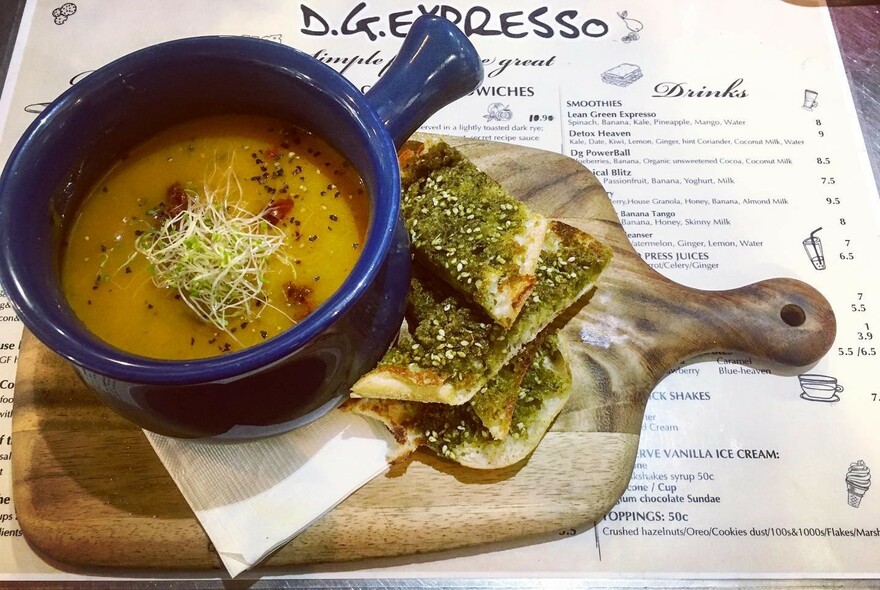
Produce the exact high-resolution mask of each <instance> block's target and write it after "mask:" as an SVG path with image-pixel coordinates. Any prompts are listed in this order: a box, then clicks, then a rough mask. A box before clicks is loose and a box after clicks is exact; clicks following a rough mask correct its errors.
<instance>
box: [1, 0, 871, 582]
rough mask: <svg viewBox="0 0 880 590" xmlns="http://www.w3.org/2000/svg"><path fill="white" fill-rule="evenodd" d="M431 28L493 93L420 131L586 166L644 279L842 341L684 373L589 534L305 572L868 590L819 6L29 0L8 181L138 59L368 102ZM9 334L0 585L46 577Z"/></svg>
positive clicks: (843, 175) (851, 203) (855, 287)
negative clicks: (816, 308)
mask: <svg viewBox="0 0 880 590" xmlns="http://www.w3.org/2000/svg"><path fill="white" fill-rule="evenodd" d="M422 12H435V13H438V14H441V15H442V16H444V17H446V18H448V19H450V20H452V21H453V22H455V23H456V24H458V25H459V26H460V27H461V28H462V29H463V30H464V31H465V32H466V33H468V35H469V36H470V38H471V40H472V41H473V42H474V44H475V45H476V47H477V49H478V51H479V52H480V54H481V56H482V57H483V60H484V67H485V72H486V79H485V81H484V83H483V85H482V86H481V87H480V88H479V89H478V90H477V91H475V92H474V93H472V94H471V95H469V96H467V97H465V98H464V99H462V100H460V101H458V102H456V103H454V104H453V105H450V106H449V107H447V108H445V109H443V110H442V111H441V112H440V113H438V114H437V115H435V116H434V117H432V118H431V119H430V120H429V121H428V123H427V124H425V125H424V126H423V130H424V131H429V132H436V133H445V134H450V135H463V136H468V137H477V138H482V139H488V140H493V141H504V142H511V143H516V144H520V145H528V146H531V147H536V148H542V149H546V150H552V151H556V152H559V153H562V154H565V155H567V156H570V157H572V158H574V159H576V160H578V161H579V162H581V163H582V164H583V165H584V166H586V167H588V168H589V169H590V170H592V171H593V173H594V174H595V175H596V176H597V177H598V178H599V179H600V180H601V181H602V183H603V185H604V186H605V188H606V189H607V191H608V194H609V196H610V198H611V200H612V202H613V204H614V206H615V209H616V211H617V213H618V215H619V217H620V220H621V223H622V225H623V227H624V229H625V230H626V232H627V234H628V236H629V238H630V240H631V242H632V244H633V246H634V247H635V248H636V249H637V251H638V252H639V253H640V255H641V256H642V257H643V258H644V259H645V261H646V262H648V263H649V264H650V265H651V266H652V267H653V268H655V269H656V270H658V271H659V272H661V273H662V274H664V275H666V276H667V277H669V278H671V279H673V280H675V281H677V282H680V283H683V284H687V285H690V286H694V287H698V288H701V289H713V290H714V289H727V288H734V287H739V286H742V285H745V284H748V283H752V282H756V281H758V280H762V279H765V278H771V277H777V276H788V277H793V278H797V279H800V280H802V281H805V282H807V283H809V284H811V285H813V286H814V287H815V288H816V289H818V290H819V291H820V292H822V293H823V294H824V295H825V296H826V297H827V298H828V300H829V301H830V302H831V304H832V307H833V308H834V310H835V314H836V317H837V324H838V325H837V340H836V342H835V343H834V346H833V347H832V349H831V350H830V352H829V353H828V354H827V355H826V357H825V358H823V359H822V360H821V361H820V362H819V363H818V364H817V365H816V366H814V367H811V368H809V369H808V370H804V371H801V372H791V371H788V372H786V371H781V370H778V369H776V368H774V367H771V366H768V365H766V364H763V363H761V362H760V361H759V360H757V359H753V358H750V357H748V356H745V355H737V354H728V353H719V354H713V355H706V356H705V357H702V358H699V359H695V360H694V361H692V362H688V363H685V364H683V365H682V366H681V367H679V368H677V369H676V370H675V371H672V372H671V373H670V374H669V375H668V376H667V377H666V378H665V379H664V380H663V381H662V382H661V383H660V384H659V385H658V387H657V388H656V390H655V391H654V392H653V394H652V396H651V400H650V402H649V404H648V406H647V410H646V412H645V417H644V422H643V427H642V436H641V444H640V448H639V451H638V457H637V460H636V464H635V469H634V472H633V476H632V479H631V482H630V484H629V487H628V488H627V490H626V493H625V494H624V495H623V497H622V498H621V499H620V501H619V502H618V504H617V505H616V506H615V507H614V508H613V509H612V510H611V511H610V512H609V514H608V515H607V516H605V518H604V519H603V520H602V521H600V522H598V523H595V526H594V527H592V528H590V527H589V526H587V527H585V528H584V530H563V531H559V533H558V539H556V540H555V541H553V542H549V543H540V544H535V545H530V546H525V547H519V548H514V549H501V548H498V547H487V548H486V550H485V551H482V552H474V551H469V552H467V553H461V554H453V555H450V554H444V555H443V556H437V558H436V559H424V558H420V559H419V560H412V559H406V558H403V559H399V560H393V561H389V562H387V563H385V562H383V565H382V567H374V566H373V565H370V566H369V569H359V568H360V567H361V566H360V565H358V564H354V565H346V566H331V567H322V568H314V569H313V570H310V571H309V574H311V575H324V574H326V575H334V576H339V575H345V576H349V575H352V576H353V575H357V576H359V577H361V576H371V575H376V576H393V575H407V576H412V575H431V576H438V575H474V576H480V575H493V576H496V575H497V576H503V575H511V576H512V575H542V574H543V575H595V576H609V575H627V574H628V575H637V576H643V575H646V574H647V575H652V574H660V575H674V574H686V575H712V576H760V575H790V576H807V577H809V576H872V577H878V576H880V572H878V569H877V567H878V566H877V559H876V556H877V554H878V550H880V491H878V490H874V489H872V480H873V479H874V478H875V477H876V476H875V475H874V473H880V431H878V429H877V427H876V424H877V422H878V418H880V383H878V378H877V371H876V367H877V350H878V347H880V346H878V343H877V341H876V339H877V338H880V335H878V336H876V337H875V335H876V334H877V330H878V329H880V279H878V277H877V273H876V271H875V270H874V267H875V265H876V263H875V260H874V258H873V256H874V253H875V252H876V251H877V249H878V247H880V239H878V236H880V201H878V193H877V187H876V185H875V182H874V179H873V177H872V175H871V169H870V165H869V162H868V159H867V155H866V152H865V150H864V142H863V140H862V137H861V134H860V131H859V127H858V121H857V119H856V115H855V111H854V108H853V102H852V98H851V96H850V94H849V87H848V85H847V81H846V76H845V73H844V70H843V67H842V63H841V59H840V56H839V50H838V48H837V44H836V40H835V36H834V32H833V30H832V27H831V23H830V20H829V17H828V14H827V10H826V9H824V8H809V7H802V6H797V5H794V4H789V3H786V2H783V1H773V2H766V1H764V2H760V1H758V0H738V1H735V2H734V1H729V2H723V3H712V4H711V6H710V5H709V4H708V3H692V2H684V1H683V0H670V1H668V2H664V3H662V5H659V4H657V3H651V2H647V1H644V0H641V1H636V0H633V1H630V2H625V1H621V0H597V1H596V2H592V3H589V4H587V5H583V4H582V3H573V2H562V1H554V2H542V3H536V2H521V1H516V2H504V3H500V2H498V3H490V2H487V3H485V4H484V5H473V4H462V3H443V4H439V3H438V4H434V3H413V4H406V3H404V4H400V3H391V2H379V1H373V2H346V3H335V4H333V5H329V4H328V3H315V2H309V1H306V2H283V3H273V2H249V3H240V2H231V1H226V2H212V3H211V4H210V9H207V8H206V7H205V5H204V4H202V5H198V6H197V5H190V4H179V3H173V4H172V3H170V2H164V1H163V2H151V3H148V4H145V3H134V2H115V3H112V4H102V5H100V6H99V5H95V4H93V3H86V2H80V3H70V2H68V3H64V2H60V1H56V2H49V1H35V2H31V3H29V4H28V6H27V8H26V10H25V18H24V21H23V23H22V29H21V31H22V32H21V34H20V36H19V40H18V44H17V47H16V53H15V56H14V59H13V64H12V68H11V72H10V76H9V78H8V79H7V82H6V85H5V87H4V92H3V96H2V102H0V113H2V114H3V116H4V121H3V123H2V125H3V127H2V145H0V159H2V160H5V158H6V156H7V155H8V153H9V151H10V150H11V149H12V147H13V145H14V143H15V141H16V140H17V138H18V137H19V136H20V135H21V133H22V132H23V131H24V129H25V128H26V126H27V125H28V124H29V123H30V122H31V121H32V120H33V118H34V116H35V114H36V113H39V112H40V111H41V110H42V108H44V106H45V104H46V103H48V102H49V101H51V100H52V99H53V98H54V97H55V96H57V95H58V94H59V93H61V92H62V91H64V90H65V89H66V88H67V87H68V86H70V85H72V84H75V83H76V82H77V81H78V80H80V79H82V78H83V77H85V76H87V75H88V73H89V72H90V71H92V70H94V69H96V68H97V67H100V66H101V65H102V64H104V63H106V62H108V61H110V60H112V59H113V58H115V57H118V56H120V55H123V54H125V53H127V52H129V51H132V50H135V49H138V48H141V47H144V46H147V45H149V44H152V43H156V42H160V41H164V40H168V39H173V38H179V37H185V36H193V35H202V34H232V35H250V36H255V37H262V38H265V39H268V40H270V41H272V42H277V43H284V44H288V45H292V46H295V47H297V48H299V49H301V50H303V51H305V52H307V53H309V54H311V55H314V56H315V57H316V58H317V59H319V60H321V61H323V62H325V63H327V64H328V65H330V66H331V67H334V68H335V69H337V70H339V71H341V72H342V73H343V74H344V75H345V76H347V77H348V78H349V79H350V80H351V81H352V82H353V83H354V84H355V85H357V86H358V87H360V88H361V89H362V90H368V89H369V87H370V86H371V85H372V84H373V83H375V81H376V80H377V79H378V77H379V76H380V75H381V74H382V72H383V71H384V69H385V68H386V67H387V66H388V64H389V62H390V61H391V59H392V58H393V56H394V54H395V52H396V49H397V47H398V46H399V44H400V42H401V39H402V37H403V36H405V34H406V31H407V30H408V27H409V25H410V24H411V22H412V21H413V19H414V18H416V17H417V16H418V15H419V14H420V13H422ZM168 14H174V15H175V17H174V19H173V20H169V19H168V18H167V15H168ZM20 334H21V324H20V322H18V321H17V318H16V317H15V314H14V312H13V311H12V310H11V308H10V306H9V303H8V302H7V301H6V299H5V297H3V298H0V544H2V545H3V547H4V549H3V550H2V551H0V555H5V556H9V557H4V558H0V573H2V575H5V576H7V577H10V578H15V577H26V576H33V575H43V574H45V575H55V574H54V572H55V570H54V569H53V568H51V567H50V566H49V565H47V564H45V563H43V562H42V561H41V560H40V559H39V558H37V557H36V556H34V555H33V554H32V553H30V551H29V549H28V548H27V546H26V544H25V541H24V539H23V538H22V537H21V531H20V530H19V528H18V526H17V523H16V520H15V515H14V506H13V504H12V501H13V500H12V499H11V488H12V479H11V476H10V473H9V465H10V463H9V453H10V452H11V450H12V449H14V445H11V444H10V438H11V437H10V430H11V415H12V411H13V398H14V391H15V364H16V361H17V357H16V354H17V349H18V345H19V339H20Z"/></svg>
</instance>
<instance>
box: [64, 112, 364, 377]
mask: <svg viewBox="0 0 880 590" xmlns="http://www.w3.org/2000/svg"><path fill="white" fill-rule="evenodd" d="M367 199H368V197H367V195H366V190H365V189H364V186H363V183H362V181H361V179H360V178H359V176H358V174H357V171H356V170H355V169H354V167H353V166H351V165H350V164H349V163H348V162H347V161H346V160H345V159H344V158H343V157H342V156H341V155H340V154H338V153H337V152H336V151H335V150H334V149H333V148H331V147H330V146H329V145H328V144H327V143H326V142H325V141H323V140H322V139H320V138H318V137H316V136H314V135H312V134H310V133H308V132H306V131H304V130H301V129H298V128H295V127H291V126H290V125H287V124H286V123H285V122H283V121H278V120H274V119H269V118H264V117H254V116H240V115H225V116H220V117H210V118H205V119H199V120H194V121H191V122H187V123H185V124H182V125H180V126H177V127H173V128H171V129H168V130H166V131H163V132H161V133H159V134H158V135H156V136H154V137H153V138H151V139H150V140H148V141H147V142H145V143H143V144H142V145H140V146H137V147H136V148H135V149H133V150H131V151H130V152H128V153H127V154H126V155H125V157H124V158H122V159H120V160H119V161H118V162H117V163H115V164H114V165H113V166H112V167H111V168H110V169H109V170H108V171H107V173H106V174H105V175H104V177H103V178H101V179H100V180H99V181H98V182H97V183H96V184H95V185H94V186H93V187H92V188H91V189H90V191H89V193H88V195H87V196H86V198H85V200H84V202H83V204H82V205H81V207H80V210H79V211H78V213H77V218H76V220H75V221H74V223H73V226H72V228H71V230H70V233H69V235H68V239H67V242H66V244H67V245H66V248H65V250H64V252H63V253H62V263H61V281H62V288H63V290H64V293H65V296H66V297H67V300H68V301H69V303H70V305H71V307H72V308H73V310H74V312H75V313H76V315H77V316H78V317H79V319H80V320H81V321H82V322H83V323H84V324H85V326H86V327H87V328H88V329H89V330H91V331H92V332H93V333H94V334H95V335H97V336H98V337H100V338H101V339H103V340H105V341H106V342H108V343H109V344H112V345H113V346H116V347H117V348H120V349H122V350H125V351H127V352H131V353H134V354H139V355H143V356H147V357H152V358H162V359H170V360H176V359H181V360H182V359H194V358H205V357H210V356H215V355H220V354H225V353H229V352H233V351H236V350H240V349H242V348H245V347H247V346H252V345H254V344H257V343H260V342H263V341H265V340H267V339H269V338H272V337H273V336H276V335H278V334H279V333H281V332H283V331H285V330H287V329H289V328H291V327H293V326H295V325H296V323H297V322H300V321H302V320H303V319H304V318H305V317H307V316H308V315H309V314H310V313H312V312H313V311H314V310H315V309H316V308H317V307H318V306H320V305H321V304H322V303H323V302H324V301H326V300H327V299H328V298H329V297H330V296H331V295H332V294H333V293H334V292H335V291H336V290H337V289H338V288H339V287H340V285H341V284H342V283H343V281H344V280H345V278H346V277H347V276H348V274H349V273H350V272H351V270H352V269H353V268H354V265H355V263H356V262H357V259H358V256H359V254H360V252H361V249H362V248H361V245H362V244H363V241H364V238H365V234H366V227H367V223H368V219H369V204H368V200H367Z"/></svg>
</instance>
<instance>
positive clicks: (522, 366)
mask: <svg viewBox="0 0 880 590" xmlns="http://www.w3.org/2000/svg"><path fill="white" fill-rule="evenodd" d="M539 338H540V337H539ZM539 345H540V341H539V339H536V340H534V341H532V342H531V343H529V344H528V345H527V346H525V347H524V348H523V349H522V351H521V352H520V353H519V354H518V355H516V356H515V357H513V358H512V359H511V360H510V362H509V363H507V364H506V365H504V366H503V367H501V370H500V371H498V373H497V374H496V375H495V376H494V377H493V378H492V379H490V380H489V382H488V383H487V384H486V385H484V386H483V387H482V388H481V389H480V390H479V391H478V392H477V393H476V394H475V395H474V397H472V398H471V401H470V402H469V403H470V406H471V408H472V409H473V411H474V413H475V414H476V415H477V417H478V418H479V419H480V422H482V423H483V426H485V427H486V429H487V430H488V431H489V434H491V435H492V438H494V439H495V440H503V439H504V438H505V437H506V436H507V434H508V433H509V432H510V425H511V424H512V423H513V412H514V410H516V401H517V398H518V394H519V387H520V385H521V384H522V382H523V378H524V377H525V375H526V371H527V370H528V368H529V366H530V365H531V364H532V359H533V358H534V356H535V352H537V348H538V346H539Z"/></svg>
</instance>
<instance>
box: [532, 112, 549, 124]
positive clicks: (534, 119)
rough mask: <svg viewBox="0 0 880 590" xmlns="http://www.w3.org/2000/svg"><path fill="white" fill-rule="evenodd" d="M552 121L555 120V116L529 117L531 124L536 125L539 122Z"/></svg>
mask: <svg viewBox="0 0 880 590" xmlns="http://www.w3.org/2000/svg"><path fill="white" fill-rule="evenodd" d="M552 120H553V115H535V114H532V115H529V122H531V123H536V122H539V121H546V122H550V121H552Z"/></svg>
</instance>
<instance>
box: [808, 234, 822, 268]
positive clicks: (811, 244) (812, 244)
mask: <svg viewBox="0 0 880 590" xmlns="http://www.w3.org/2000/svg"><path fill="white" fill-rule="evenodd" d="M821 229H822V228H821V227H818V228H816V229H814V230H813V231H812V232H810V237H808V238H807V239H805V240H804V250H806V251H807V256H809V257H810V262H811V263H813V268H815V269H816V270H825V255H824V253H823V251H822V240H820V239H819V236H817V235H816V233H817V232H819V231H820V230H821Z"/></svg>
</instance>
